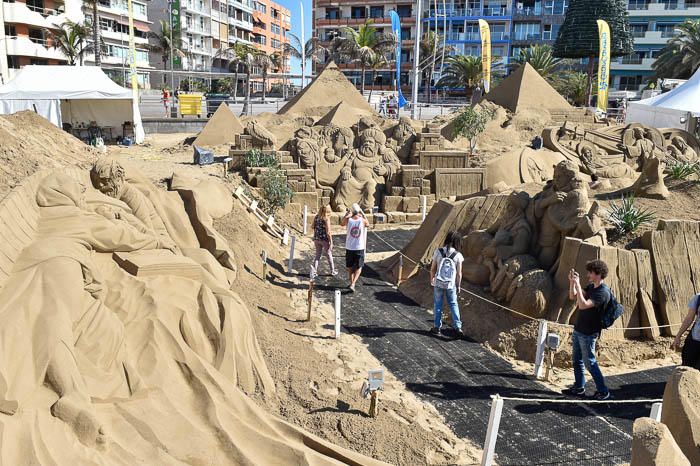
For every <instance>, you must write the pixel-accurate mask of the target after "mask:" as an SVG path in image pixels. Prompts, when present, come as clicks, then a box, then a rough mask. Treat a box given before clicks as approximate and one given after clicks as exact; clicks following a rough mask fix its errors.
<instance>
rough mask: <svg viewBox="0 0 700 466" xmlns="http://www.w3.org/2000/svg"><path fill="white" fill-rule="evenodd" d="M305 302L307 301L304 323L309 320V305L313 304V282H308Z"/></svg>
mask: <svg viewBox="0 0 700 466" xmlns="http://www.w3.org/2000/svg"><path fill="white" fill-rule="evenodd" d="M306 301H307V306H308V307H307V309H306V321H307V322H308V321H310V320H311V305H312V304H313V302H314V281H313V280H309V291H308V292H307V295H306Z"/></svg>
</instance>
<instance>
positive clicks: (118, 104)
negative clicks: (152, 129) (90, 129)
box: [0, 65, 143, 143]
mask: <svg viewBox="0 0 700 466" xmlns="http://www.w3.org/2000/svg"><path fill="white" fill-rule="evenodd" d="M21 110H36V112H37V113H39V114H40V115H41V116H43V117H45V118H46V119H47V120H49V121H50V122H51V123H53V124H54V125H56V126H58V127H59V128H61V127H62V125H63V123H64V122H65V123H70V124H71V125H73V126H74V127H75V126H77V125H78V124H79V123H85V124H86V125H87V124H89V123H90V122H92V121H94V122H96V123H97V125H98V126H101V127H111V128H114V135H115V136H116V135H117V134H121V128H122V124H123V123H124V122H126V121H130V122H133V124H134V135H135V139H136V142H137V143H141V142H143V124H142V123H141V114H140V112H139V109H138V105H134V102H133V96H132V91H131V90H130V89H126V88H124V87H121V86H120V85H118V84H117V83H115V82H114V81H112V80H111V79H110V78H109V76H107V75H106V74H105V73H104V72H103V71H102V69H100V68H99V67H96V66H56V65H51V66H38V65H32V66H25V67H24V68H22V69H21V70H20V71H19V73H17V75H16V76H15V77H14V79H12V80H11V81H10V82H8V83H7V84H6V85H4V86H2V87H0V114H10V113H15V112H19V111H21Z"/></svg>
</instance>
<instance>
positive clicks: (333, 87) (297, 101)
mask: <svg viewBox="0 0 700 466" xmlns="http://www.w3.org/2000/svg"><path fill="white" fill-rule="evenodd" d="M341 102H343V103H344V104H345V105H347V106H348V107H351V108H354V109H356V110H358V111H361V112H363V113H364V114H374V111H373V110H372V107H370V105H369V103H367V100H365V98H364V97H362V94H360V93H359V92H358V90H357V89H356V88H355V86H354V85H353V84H352V83H351V82H350V81H348V78H346V77H345V75H344V74H343V72H342V71H340V69H338V66H337V65H336V64H335V63H334V62H330V63H329V64H328V65H326V67H325V68H324V69H323V71H321V73H319V75H318V76H316V78H314V80H313V81H311V83H310V84H309V85H308V86H306V87H305V88H304V90H302V91H301V92H300V93H299V94H297V95H296V96H295V97H294V98H293V99H292V100H290V101H289V102H287V104H286V105H285V106H284V107H282V108H281V109H280V111H279V112H277V113H278V114H280V115H284V114H287V113H295V114H300V115H308V116H323V115H325V114H326V113H328V112H329V111H330V110H331V109H332V108H333V107H335V106H336V105H338V104H339V103H341Z"/></svg>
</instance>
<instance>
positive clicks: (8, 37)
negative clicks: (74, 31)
mask: <svg viewBox="0 0 700 466" xmlns="http://www.w3.org/2000/svg"><path fill="white" fill-rule="evenodd" d="M81 3H82V2H80V1H78V0H66V1H65V2H64V1H63V0H15V1H7V0H4V1H3V2H2V3H1V4H0V77H1V78H2V82H3V83H5V82H7V81H9V80H10V79H12V78H13V77H14V75H15V74H16V73H17V71H18V70H19V69H20V68H21V67H23V66H25V65H65V64H67V63H68V59H67V58H66V57H65V56H64V55H63V54H61V52H60V51H59V50H56V49H54V48H53V44H52V43H51V40H50V39H49V38H48V34H46V32H45V31H46V29H56V28H57V27H58V25H60V24H61V23H63V22H65V21H66V20H72V21H76V22H80V21H82V18H83V16H82V12H81Z"/></svg>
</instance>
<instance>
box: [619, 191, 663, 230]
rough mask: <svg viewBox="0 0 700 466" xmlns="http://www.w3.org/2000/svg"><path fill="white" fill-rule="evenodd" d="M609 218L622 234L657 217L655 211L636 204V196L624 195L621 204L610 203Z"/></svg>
mask: <svg viewBox="0 0 700 466" xmlns="http://www.w3.org/2000/svg"><path fill="white" fill-rule="evenodd" d="M608 212H609V217H608V220H609V221H610V223H612V224H613V225H614V226H615V230H616V231H617V232H618V233H620V234H623V235H624V234H626V233H630V232H633V231H634V230H636V229H637V228H638V227H639V226H640V225H644V224H646V223H651V222H653V221H654V219H655V218H656V215H655V214H654V212H652V211H650V210H648V209H641V208H639V207H637V206H635V205H634V196H623V197H622V200H621V202H620V203H619V204H617V203H615V202H611V203H610V207H608Z"/></svg>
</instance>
